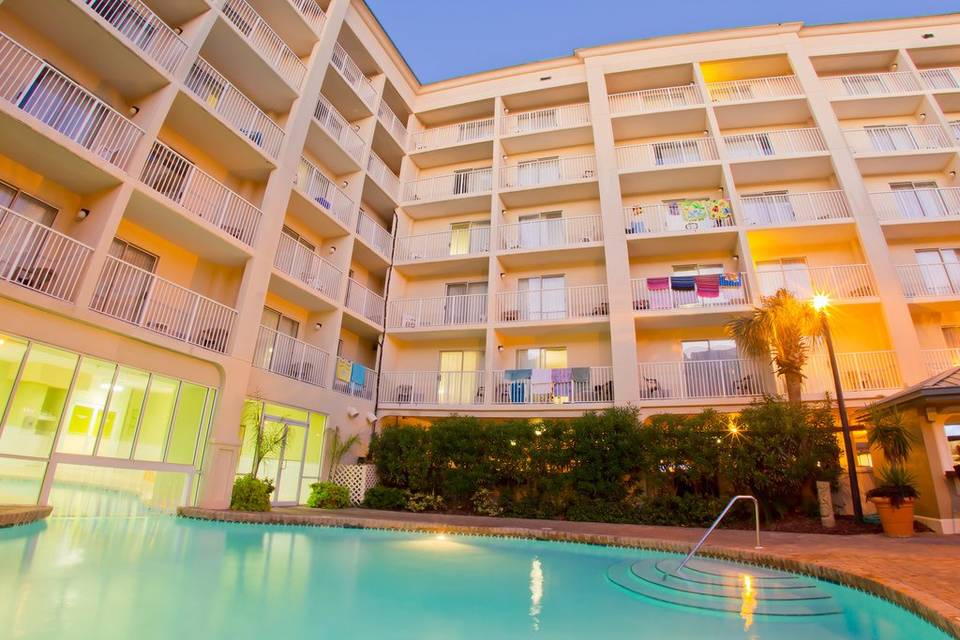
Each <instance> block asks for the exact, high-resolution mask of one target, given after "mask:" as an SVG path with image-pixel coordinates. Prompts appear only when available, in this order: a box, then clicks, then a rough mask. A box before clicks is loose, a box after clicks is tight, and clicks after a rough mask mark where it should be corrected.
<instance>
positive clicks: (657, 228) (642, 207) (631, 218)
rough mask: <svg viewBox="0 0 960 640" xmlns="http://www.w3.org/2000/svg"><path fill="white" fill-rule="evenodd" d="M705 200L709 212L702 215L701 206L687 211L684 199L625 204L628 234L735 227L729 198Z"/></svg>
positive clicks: (694, 231)
mask: <svg viewBox="0 0 960 640" xmlns="http://www.w3.org/2000/svg"><path fill="white" fill-rule="evenodd" d="M691 202H697V201H696V200H691ZM703 204H704V206H705V207H706V211H707V212H708V213H707V214H706V215H705V216H702V215H701V212H700V211H699V210H698V211H696V212H695V213H694V214H690V213H687V214H685V213H684V207H683V206H682V204H681V203H680V202H677V203H673V204H664V203H662V202H652V203H646V204H643V203H638V204H633V205H630V206H627V207H624V208H623V218H624V224H625V226H624V229H625V230H626V232H627V235H628V236H639V235H643V234H647V233H671V232H673V233H696V232H698V231H710V230H713V229H721V228H723V227H732V226H733V225H734V224H735V221H734V219H733V215H732V213H731V212H730V207H729V204H727V203H726V201H723V202H722V203H718V202H716V201H713V202H711V201H709V200H707V201H703ZM714 209H716V213H714Z"/></svg>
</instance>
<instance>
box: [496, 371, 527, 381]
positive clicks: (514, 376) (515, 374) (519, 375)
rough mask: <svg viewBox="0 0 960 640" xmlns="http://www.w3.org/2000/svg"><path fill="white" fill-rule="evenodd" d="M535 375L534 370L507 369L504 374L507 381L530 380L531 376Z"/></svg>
mask: <svg viewBox="0 0 960 640" xmlns="http://www.w3.org/2000/svg"><path fill="white" fill-rule="evenodd" d="M531 375H533V369H507V370H506V371H504V372H503V377H504V379H506V380H510V381H513V380H529V379H530V376H531Z"/></svg>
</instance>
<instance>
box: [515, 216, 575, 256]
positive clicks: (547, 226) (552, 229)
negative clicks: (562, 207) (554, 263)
mask: <svg viewBox="0 0 960 640" xmlns="http://www.w3.org/2000/svg"><path fill="white" fill-rule="evenodd" d="M519 222H520V225H519V227H520V247H521V248H524V249H530V248H536V247H556V246H561V245H563V244H565V243H564V233H563V213H562V212H561V211H545V212H543V213H533V214H529V215H523V216H520V219H519Z"/></svg>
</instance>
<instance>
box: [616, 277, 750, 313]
mask: <svg viewBox="0 0 960 640" xmlns="http://www.w3.org/2000/svg"><path fill="white" fill-rule="evenodd" d="M630 286H631V289H632V292H633V309H634V311H641V312H646V311H663V310H667V309H693V308H699V307H705V308H713V307H735V306H739V305H745V304H749V302H750V291H749V289H748V287H747V278H746V274H743V273H737V274H733V273H729V274H711V275H703V276H661V277H655V278H635V279H633V280H631V281H630Z"/></svg>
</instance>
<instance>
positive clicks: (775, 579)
mask: <svg viewBox="0 0 960 640" xmlns="http://www.w3.org/2000/svg"><path fill="white" fill-rule="evenodd" d="M652 564H653V566H655V567H656V570H657V572H659V573H660V574H662V575H665V576H674V575H675V574H676V572H677V567H678V566H680V560H676V559H670V560H660V561H659V562H656V563H652ZM744 574H748V575H749V576H750V577H751V578H752V580H753V583H754V585H755V586H758V587H763V588H764V589H806V588H808V587H809V586H810V583H809V581H807V580H805V579H804V578H803V576H798V575H794V574H792V573H786V572H784V571H776V570H774V569H764V568H762V567H754V566H751V565H746V564H737V563H729V564H728V565H727V566H718V563H717V562H715V561H710V560H699V559H696V558H695V559H693V560H691V561H690V562H689V563H688V564H687V566H685V567H684V568H683V570H682V571H681V572H680V575H681V576H682V577H683V578H684V579H685V580H688V581H690V582H699V583H702V584H710V585H721V586H737V587H739V586H740V583H741V580H742V578H741V576H742V575H744Z"/></svg>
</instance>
